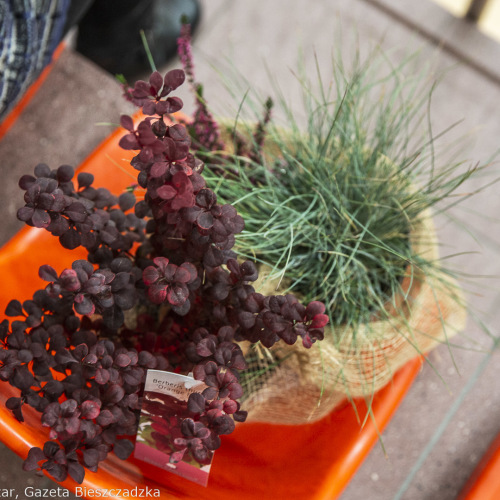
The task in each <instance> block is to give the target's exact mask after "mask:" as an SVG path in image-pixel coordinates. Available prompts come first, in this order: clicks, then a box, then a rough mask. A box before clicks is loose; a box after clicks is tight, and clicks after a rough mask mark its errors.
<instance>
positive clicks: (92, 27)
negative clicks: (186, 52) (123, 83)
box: [76, 0, 200, 78]
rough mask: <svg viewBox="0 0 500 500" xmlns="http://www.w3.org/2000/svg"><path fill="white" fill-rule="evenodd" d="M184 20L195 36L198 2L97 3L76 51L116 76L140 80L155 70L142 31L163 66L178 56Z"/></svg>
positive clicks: (81, 28)
mask: <svg viewBox="0 0 500 500" xmlns="http://www.w3.org/2000/svg"><path fill="white" fill-rule="evenodd" d="M183 18H185V19H186V21H187V22H188V23H189V24H190V25H191V30H192V32H194V30H195V29H196V27H197V26H198V24H199V21H200V5H199V2H198V0H96V2H95V3H94V4H93V5H92V7H91V8H90V9H89V11H88V12H87V14H86V15H85V17H84V18H83V19H82V20H81V22H80V24H79V30H78V37H77V44H76V49H77V50H78V52H80V53H81V54H83V55H84V56H86V57H88V58H89V59H91V60H92V61H94V62H95V63H96V64H98V65H99V66H101V67H102V68H104V69H105V70H107V71H109V72H110V73H112V74H123V75H124V76H125V77H126V78H132V77H136V76H138V75H141V74H144V73H146V72H148V71H150V70H151V66H150V64H149V61H148V58H147V55H146V50H145V48H144V44H143V42H142V39H141V35H140V32H141V30H144V33H145V35H146V39H147V42H148V46H149V49H150V51H151V53H152V55H153V60H154V62H155V64H156V66H162V65H164V64H165V63H166V62H167V61H169V60H170V59H171V58H173V57H174V56H175V54H176V52H177V38H178V37H179V35H180V31H181V26H182V22H181V19H183Z"/></svg>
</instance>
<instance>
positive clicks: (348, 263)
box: [205, 51, 484, 330]
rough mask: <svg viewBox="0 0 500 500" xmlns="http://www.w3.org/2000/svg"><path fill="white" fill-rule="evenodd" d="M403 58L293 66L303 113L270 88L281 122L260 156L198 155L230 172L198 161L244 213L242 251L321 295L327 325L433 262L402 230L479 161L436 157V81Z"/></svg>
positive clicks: (281, 278)
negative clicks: (410, 270) (297, 69)
mask: <svg viewBox="0 0 500 500" xmlns="http://www.w3.org/2000/svg"><path fill="white" fill-rule="evenodd" d="M412 62H413V61H412V58H411V57H410V58H408V59H406V60H405V61H404V62H403V63H401V64H400V65H399V66H392V65H391V64H390V62H389V60H388V58H387V57H386V56H385V55H384V54H383V53H382V52H379V51H375V53H372V54H370V56H369V57H368V58H367V59H366V60H365V61H361V59H360V58H359V57H356V59H355V61H354V64H352V67H351V68H350V69H347V68H345V67H344V66H343V65H342V62H341V60H340V59H335V60H334V61H333V63H332V67H331V72H330V73H329V74H328V75H326V74H325V70H322V72H323V75H322V74H321V72H320V70H319V67H317V68H316V72H315V73H314V74H313V75H312V77H310V78H309V77H308V75H304V73H302V74H299V75H296V81H297V83H298V84H300V85H301V88H302V95H303V102H304V111H303V112H302V113H301V116H303V117H304V118H303V119H298V118H296V115H295V113H294V112H293V111H292V109H291V107H290V106H289V105H288V104H287V103H286V101H285V99H284V98H281V99H280V98H278V107H279V108H280V112H281V113H282V114H284V116H285V120H284V124H283V123H276V122H274V121H272V122H271V123H270V124H269V126H268V128H267V132H268V133H267V140H266V148H265V150H264V154H263V156H262V159H261V161H252V160H249V159H248V157H247V156H246V155H245V156H236V155H229V156H228V155H224V154H219V153H217V152H214V153H210V154H208V155H207V156H206V157H205V160H206V162H207V163H209V164H210V162H213V161H215V162H218V161H219V162H220V161H223V163H224V165H225V171H226V172H236V173H237V175H233V174H230V173H227V174H226V175H224V176H221V175H220V174H219V172H220V171H219V170H215V171H214V172H213V173H210V171H209V170H208V169H207V170H206V171H205V177H206V179H207V182H208V184H209V186H210V187H211V188H213V189H214V190H215V191H216V193H217V195H218V197H219V200H220V201H222V202H227V203H232V204H234V205H235V207H236V208H237V210H238V212H239V213H240V215H241V216H242V217H243V219H244V220H245V230H244V231H243V233H242V234H241V235H239V236H238V238H237V242H236V248H237V251H238V253H239V255H240V256H241V257H242V258H251V259H254V260H256V261H257V262H260V263H262V264H266V265H267V266H269V267H270V268H271V269H272V272H271V275H270V278H269V279H270V280H272V282H273V283H280V284H281V285H282V286H281V290H283V289H285V290H291V291H293V292H297V293H299V294H300V295H302V296H303V297H304V299H305V301H306V302H307V301H311V300H321V301H323V302H325V304H326V305H327V309H328V313H329V315H330V318H331V323H332V325H333V326H334V327H335V326H338V325H349V326H352V327H353V328H354V330H356V326H357V325H359V324H362V323H367V322H369V321H370V319H371V318H373V316H374V314H385V306H386V304H387V302H388V301H390V300H391V297H394V296H395V295H396V294H398V293H400V292H401V280H402V277H403V276H404V274H405V271H406V269H407V267H408V265H409V264H412V265H413V267H414V269H419V271H420V272H422V273H424V274H434V273H435V271H436V269H437V267H438V262H435V261H432V260H429V259H428V258H427V259H426V257H425V256H423V257H421V256H418V255H415V253H414V252H413V251H412V246H411V244H410V241H409V235H410V233H411V232H412V231H413V229H414V228H415V226H416V225H417V224H418V221H419V220H420V218H421V217H422V215H423V214H424V212H425V211H426V210H427V209H428V208H434V210H435V211H442V210H446V207H447V205H452V204H455V203H457V202H458V200H462V199H464V198H465V197H466V196H459V197H457V198H455V197H453V195H454V193H456V190H457V188H459V186H461V185H462V183H463V182H464V181H466V180H467V179H468V178H469V177H470V175H471V174H472V173H474V172H477V171H479V170H481V169H482V168H484V165H473V166H467V165H466V164H463V163H462V162H459V161H455V160H452V161H451V162H449V163H439V159H440V155H439V146H438V139H439V138H438V137H435V136H433V133H432V129H431V127H430V117H429V114H430V104H431V97H432V93H433V88H434V87H433V85H430V86H429V85H427V86H426V82H425V78H424V77H423V76H422V74H421V73H419V74H415V73H412V72H411V69H412ZM245 107H248V108H249V109H250V110H251V111H253V112H255V110H256V109H257V108H258V105H256V103H255V101H252V99H251V97H250V95H249V94H247V95H245V98H244V101H243V102H242V104H241V107H240V110H239V112H238V116H237V118H236V119H235V120H234V121H233V122H230V123H226V134H225V138H226V143H227V142H231V138H232V137H234V136H235V134H236V131H238V133H242V134H243V135H245V136H246V137H247V138H249V140H250V143H251V141H252V131H253V128H254V124H253V123H251V122H249V121H248V118H247V117H246V116H245V115H244V113H243V110H244V109H245ZM249 123H250V124H249ZM420 238H424V239H425V234H424V235H420ZM334 330H335V329H334Z"/></svg>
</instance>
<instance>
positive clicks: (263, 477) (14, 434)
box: [0, 130, 421, 500]
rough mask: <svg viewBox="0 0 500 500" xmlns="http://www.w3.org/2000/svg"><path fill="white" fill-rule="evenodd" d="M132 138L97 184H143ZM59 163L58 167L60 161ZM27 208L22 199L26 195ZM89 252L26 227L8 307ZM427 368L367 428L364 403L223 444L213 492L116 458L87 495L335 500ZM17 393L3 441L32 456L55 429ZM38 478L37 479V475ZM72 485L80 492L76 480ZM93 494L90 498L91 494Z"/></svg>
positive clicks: (1, 424) (1, 262) (2, 396)
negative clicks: (17, 407) (42, 269)
mask: <svg viewBox="0 0 500 500" xmlns="http://www.w3.org/2000/svg"><path fill="white" fill-rule="evenodd" d="M123 134H124V132H123V131H120V130H118V131H117V132H115V133H114V134H112V135H111V136H110V137H109V138H108V139H107V140H106V141H105V142H104V143H103V144H101V146H99V147H98V149H97V150H96V151H95V152H94V153H93V154H92V155H91V156H90V157H89V158H88V159H87V160H86V161H85V162H84V163H83V164H82V166H81V169H83V170H85V171H89V172H92V173H93V174H94V175H95V178H96V181H95V185H96V186H106V187H108V188H109V189H110V190H112V191H113V192H115V193H119V192H121V191H122V190H123V189H124V188H125V187H126V186H127V185H129V184H131V183H133V182H134V179H135V173H136V172H135V171H134V170H133V169H132V167H130V165H129V164H128V160H129V159H130V156H131V155H129V154H127V153H126V152H124V151H123V150H121V149H120V148H119V147H118V145H117V143H118V140H119V138H120V137H121V136H122V135H123ZM53 167H56V165H54V166H53ZM19 199H20V203H21V200H22V197H21V192H20V194H19ZM84 255H85V253H84V252H81V251H80V252H78V251H73V252H70V251H67V250H64V249H62V248H61V247H60V245H59V242H58V240H57V238H55V237H52V236H51V235H50V234H48V233H47V232H46V231H43V230H37V229H32V228H25V229H24V230H22V231H20V232H19V233H18V234H17V235H16V236H15V237H14V238H13V239H12V240H11V241H10V242H9V243H7V244H6V245H5V246H4V247H3V248H1V249H0V276H1V277H2V287H1V289H0V311H3V310H4V309H5V306H6V304H7V303H8V301H9V300H10V299H12V298H17V299H19V300H24V299H27V298H30V297H31V295H32V293H33V292H34V291H35V290H36V289H38V288H41V287H43V286H45V284H44V283H43V282H42V281H41V280H40V279H39V278H38V272H37V271H38V267H39V266H40V265H42V264H51V265H52V266H54V267H55V268H56V269H57V270H58V271H59V272H60V271H61V270H62V269H64V268H66V267H69V266H70V265H71V262H72V261H73V260H75V259H77V258H81V257H82V256H84ZM420 366H421V360H420V359H416V360H414V361H413V362H411V363H409V364H408V365H406V366H405V367H404V368H403V369H401V370H400V371H399V372H398V373H397V374H396V375H395V377H394V379H393V381H392V383H391V384H389V386H387V387H386V388H385V389H383V390H382V391H380V392H379V393H378V394H377V395H376V396H375V398H374V400H373V404H372V410H373V415H374V419H375V421H376V425H375V423H374V422H373V421H372V420H371V419H370V418H369V419H368V420H367V423H366V424H365V425H364V426H363V427H362V428H361V426H360V423H359V420H358V418H360V419H361V420H363V419H364V416H365V415H366V412H367V409H366V405H365V403H364V402H363V401H356V403H355V404H356V407H357V413H358V415H356V411H355V410H354V408H353V407H352V406H351V405H350V404H345V405H344V406H343V407H342V408H340V409H338V410H336V411H334V412H332V413H331V414H330V415H328V416H327V417H325V418H324V419H323V420H321V421H319V422H316V423H313V424H307V425H300V426H285V425H271V424H256V423H245V424H241V425H238V426H237V429H236V430H235V432H234V433H233V434H232V435H231V436H223V439H222V447H221V448H220V449H219V450H218V451H217V452H216V453H215V456H214V461H213V465H212V470H211V474H210V479H209V482H208V487H207V488H203V487H201V486H198V485H195V484H193V483H190V482H189V481H187V480H185V479H183V478H180V477H177V476H175V475H172V474H169V473H168V472H165V471H163V470H160V469H156V468H155V467H153V466H151V465H148V464H145V463H141V462H138V461H135V460H128V461H126V462H124V461H121V460H119V459H118V458H116V457H115V456H114V455H112V456H110V458H109V459H108V460H106V462H104V463H103V464H102V465H101V466H100V468H99V471H98V472H97V473H92V472H86V476H85V481H84V483H83V485H81V488H82V489H80V490H78V495H79V496H83V497H88V498H94V497H95V496H96V494H95V490H104V489H108V490H110V489H114V490H115V493H116V495H114V496H112V498H117V499H119V498H127V497H128V496H127V494H125V495H124V494H123V493H122V494H121V495H120V494H118V490H119V489H121V490H122V491H123V490H128V491H131V490H132V489H133V488H134V487H135V486H136V485H139V486H141V485H142V486H143V487H145V486H148V487H149V488H158V489H159V490H160V491H161V497H162V498H180V499H186V500H190V499H191V500H203V499H207V500H208V499H214V498H216V499H217V500H234V498H238V499H240V500H257V499H258V500H265V499H270V500H271V499H272V500H276V499H281V498H297V499H300V500H309V499H311V500H332V499H334V498H336V497H337V496H338V495H339V494H340V493H341V492H342V490H343V489H344V488H345V486H346V484H347V483H348V481H349V479H350V478H351V477H352V475H353V474H354V473H355V471H356V469H357V468H358V467H359V465H360V464H361V462H362V461H363V459H364V458H365V456H366V455H367V454H368V452H369V451H370V449H371V448H372V446H373V445H374V444H375V443H376V442H377V440H378V439H379V432H381V431H382V430H383V429H384V428H385V426H386V424H387V423H388V421H389V419H390V418H391V416H392V415H393V413H394V412H395V410H396V408H397V406H398V405H399V403H400V402H401V400H402V398H403V397H404V395H405V393H406V391H407V390H408V388H409V387H410V385H411V383H412V381H413V380H414V378H415V376H416V375H417V373H418V371H419V369H420ZM15 393H16V391H15V390H14V389H12V388H11V387H10V385H9V384H8V383H4V382H0V400H2V401H0V439H2V440H3V441H4V443H5V444H6V445H7V446H9V447H10V448H11V449H12V450H13V451H15V452H16V453H17V454H18V455H20V456H21V457H23V458H25V457H26V455H27V453H28V451H29V449H30V448H31V447H33V446H40V447H41V446H42V445H43V443H44V442H45V440H46V436H47V433H46V432H45V429H44V428H43V427H42V426H41V425H40V420H39V417H40V416H39V414H37V413H36V412H32V413H29V412H28V411H26V422H25V423H24V424H21V423H19V422H17V421H16V420H15V419H14V418H13V416H12V415H11V413H10V412H9V411H8V410H7V409H6V408H5V406H4V405H3V401H5V400H6V399H7V398H8V397H9V396H10V395H11V394H15ZM27 477H28V476H27ZM62 486H64V487H66V488H68V489H69V490H72V491H75V488H76V487H78V485H77V484H76V483H74V482H73V481H72V480H67V481H65V482H64V483H62ZM84 488H86V491H87V494H86V493H85V489H84Z"/></svg>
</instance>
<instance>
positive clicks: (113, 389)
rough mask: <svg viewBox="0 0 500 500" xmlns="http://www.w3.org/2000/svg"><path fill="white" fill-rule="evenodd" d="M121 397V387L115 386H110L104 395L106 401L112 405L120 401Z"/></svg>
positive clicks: (123, 393) (122, 391)
mask: <svg viewBox="0 0 500 500" xmlns="http://www.w3.org/2000/svg"><path fill="white" fill-rule="evenodd" d="M123 396H125V391H124V390H123V387H121V386H119V385H117V384H113V385H111V386H110V387H109V388H108V390H107V391H106V392H105V394H104V397H105V399H106V401H107V402H109V403H114V404H116V403H118V402H119V401H121V400H122V399H123Z"/></svg>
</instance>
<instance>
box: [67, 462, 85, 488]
mask: <svg viewBox="0 0 500 500" xmlns="http://www.w3.org/2000/svg"><path fill="white" fill-rule="evenodd" d="M68 474H69V475H70V477H71V478H72V479H73V481H75V482H76V483H78V484H82V483H83V479H84V477H85V469H84V468H83V466H82V465H80V464H79V463H78V462H75V461H70V462H68Z"/></svg>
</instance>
